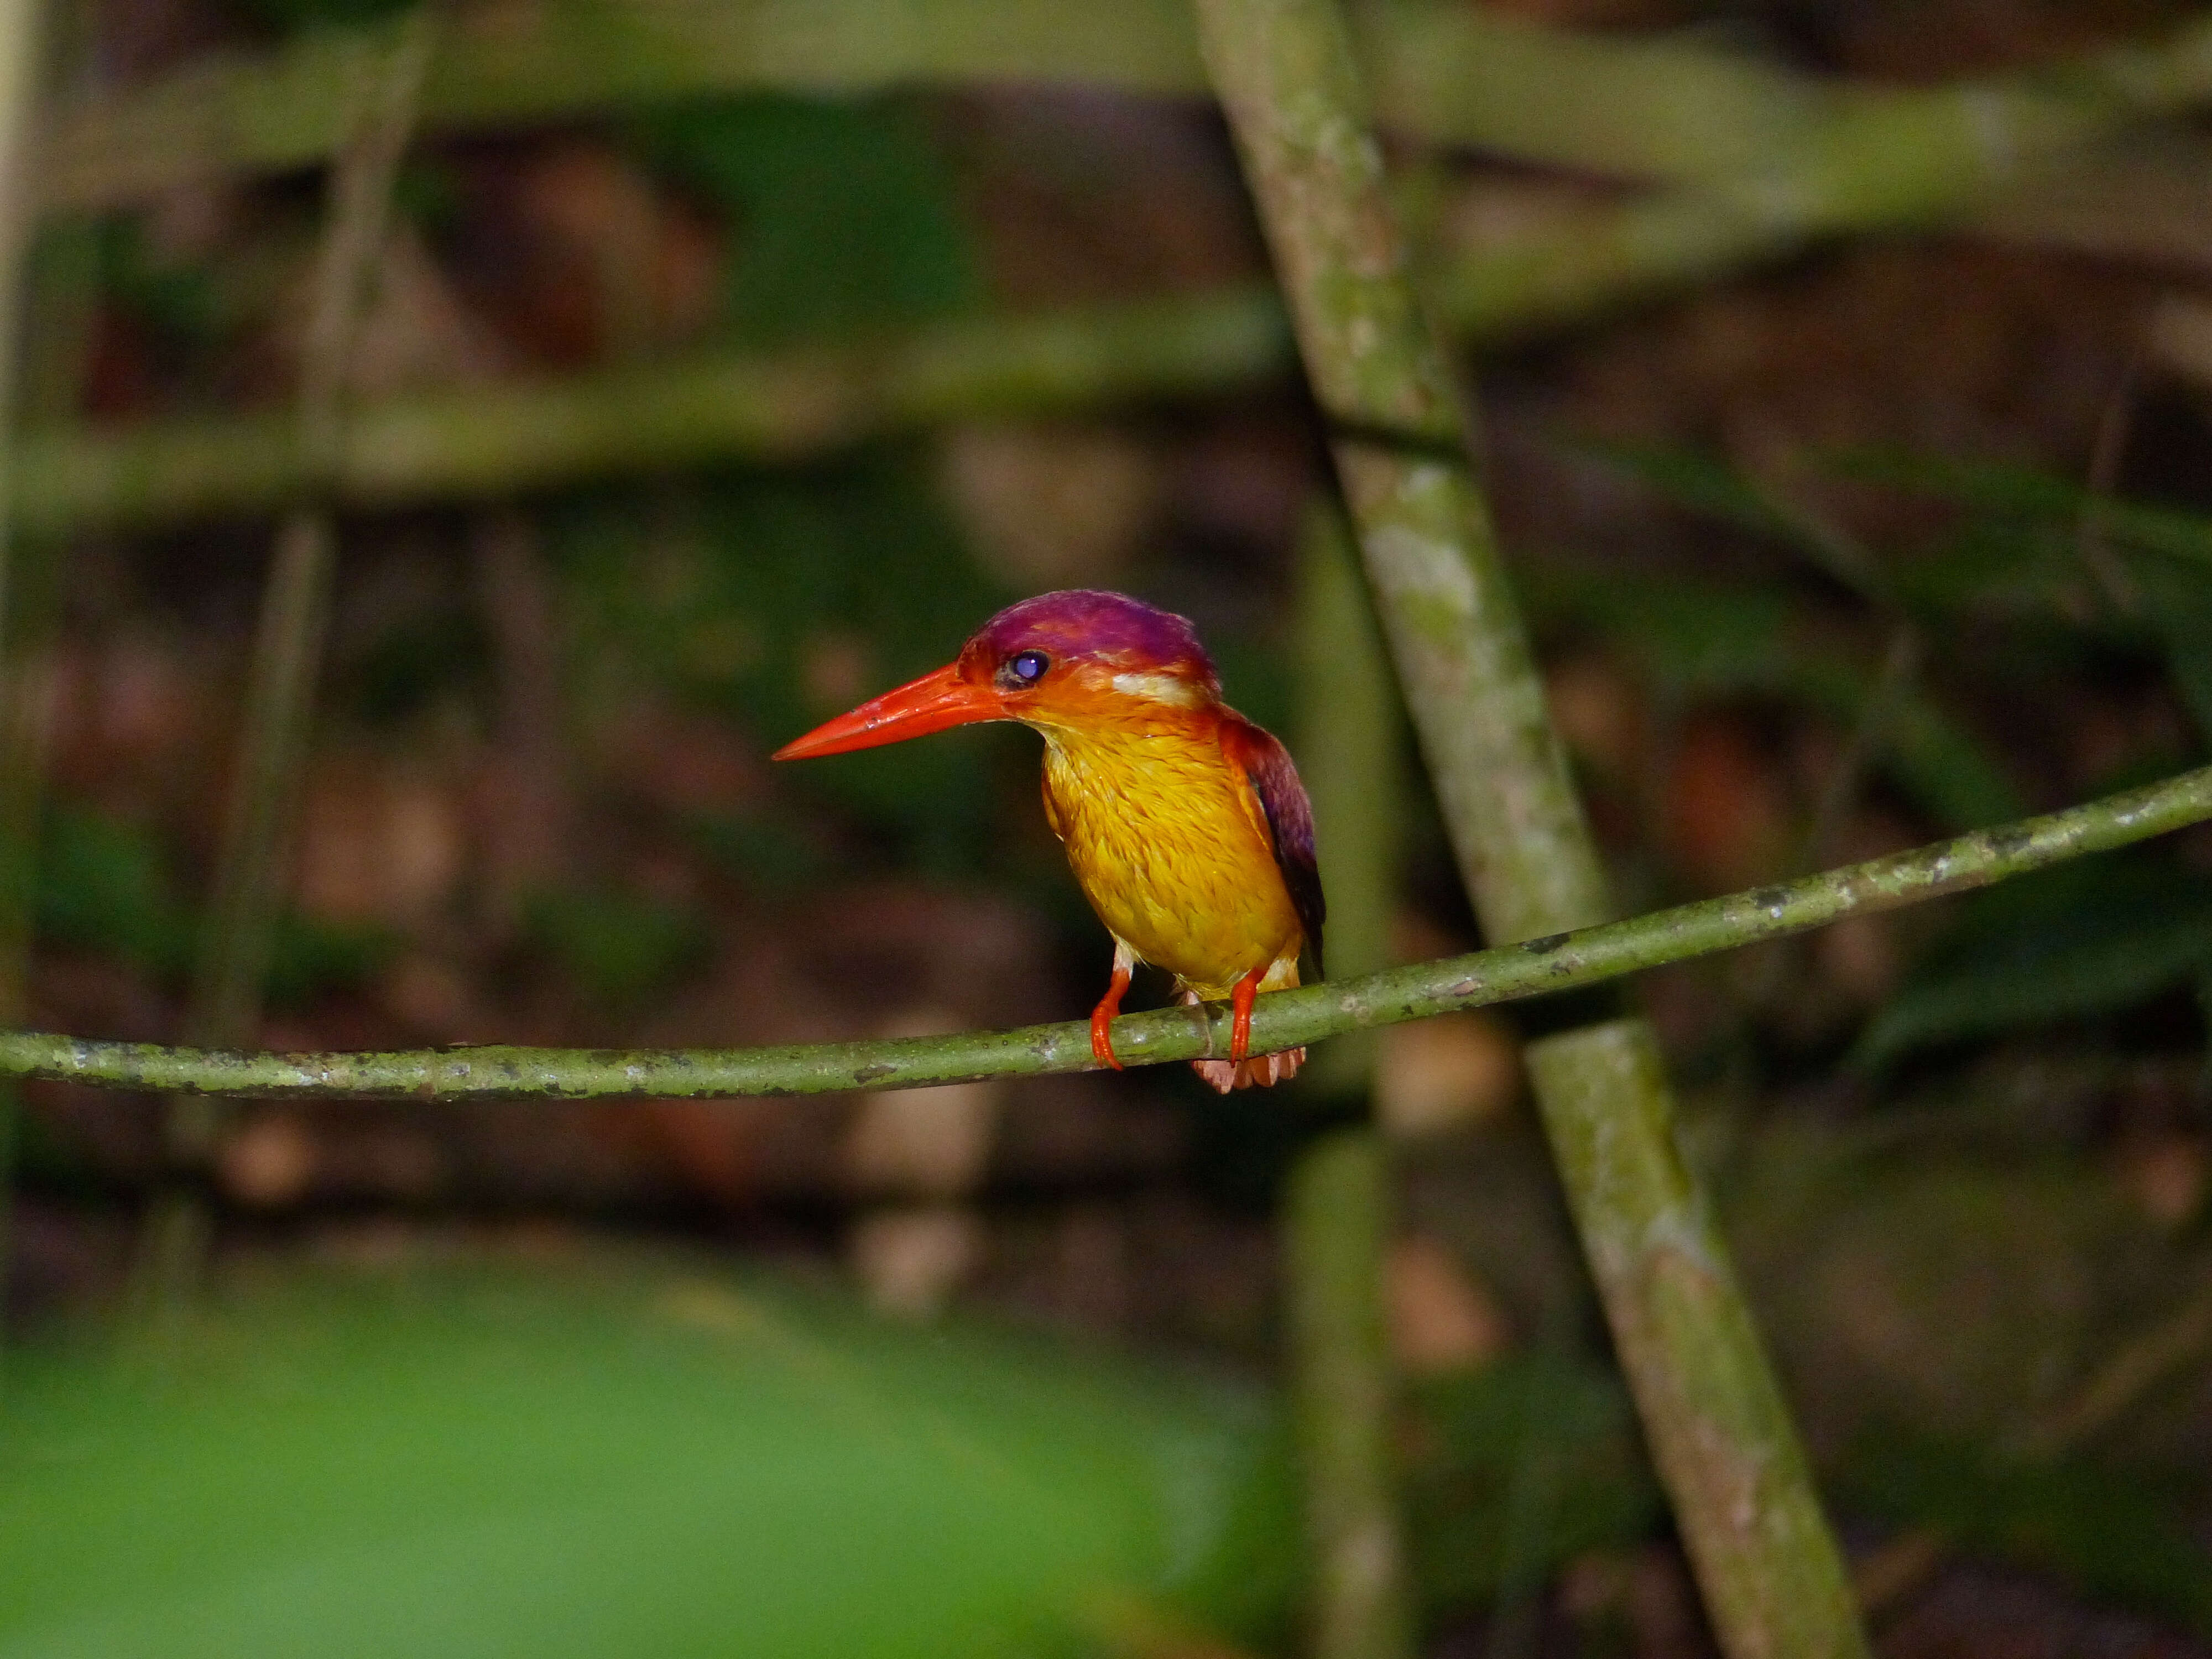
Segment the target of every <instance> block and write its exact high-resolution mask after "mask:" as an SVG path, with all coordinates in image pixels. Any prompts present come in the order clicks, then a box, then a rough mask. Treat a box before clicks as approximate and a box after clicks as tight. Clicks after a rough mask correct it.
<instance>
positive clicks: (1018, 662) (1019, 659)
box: [1006, 651, 1052, 685]
mask: <svg viewBox="0 0 2212 1659" xmlns="http://www.w3.org/2000/svg"><path fill="white" fill-rule="evenodd" d="M1051 666H1052V659H1051V658H1049V657H1048V656H1046V655H1045V653H1043V652H1042V651H1020V652H1017V653H1015V654H1014V655H1013V656H1012V657H1010V658H1008V659H1007V660H1006V672H1007V673H1008V674H1010V675H1012V677H1013V678H1014V679H1015V680H1016V681H1017V682H1018V683H1019V684H1023V685H1035V684H1036V683H1037V682H1038V681H1039V680H1041V679H1042V678H1044V671H1045V670H1046V669H1048V668H1049V667H1051Z"/></svg>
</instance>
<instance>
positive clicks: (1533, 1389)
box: [1407, 1352, 1663, 1608]
mask: <svg viewBox="0 0 2212 1659" xmlns="http://www.w3.org/2000/svg"><path fill="white" fill-rule="evenodd" d="M1414 1403H1415V1407H1416V1411H1417V1413H1418V1421H1419V1424H1420V1425H1421V1426H1422V1427H1423V1429H1425V1431H1426V1433H1425V1436H1424V1437H1423V1438H1424V1440H1425V1442H1426V1443H1429V1444H1430V1446H1431V1451H1430V1453H1429V1455H1428V1456H1427V1458H1426V1459H1425V1462H1423V1463H1422V1464H1421V1465H1420V1466H1419V1468H1417V1469H1416V1470H1415V1471H1414V1474H1413V1480H1412V1481H1411V1482H1410V1489H1409V1491H1408V1493H1407V1497H1408V1501H1409V1505H1410V1508H1411V1510H1412V1516H1413V1529H1412V1530H1413V1549H1414V1555H1415V1566H1416V1570H1417V1571H1418V1574H1419V1581H1420V1585H1421V1590H1422V1594H1423V1595H1424V1597H1425V1600H1426V1601H1428V1602H1429V1603H1430V1604H1431V1606H1433V1607H1442V1608H1451V1607H1464V1606H1466V1605H1468V1603H1470V1602H1475V1601H1486V1600H1489V1599H1491V1598H1492V1597H1494V1596H1496V1595H1499V1594H1500V1593H1501V1592H1510V1591H1513V1590H1516V1589H1527V1588H1528V1587H1530V1586H1532V1585H1534V1584H1538V1583H1542V1582H1543V1581H1544V1580H1545V1579H1547V1578H1548V1577H1550V1576H1551V1574H1552V1572H1553V1571H1554V1570H1556V1569H1557V1568H1558V1567H1559V1566H1560V1565H1562V1564H1564V1563H1565V1561H1567V1560H1568V1559H1571V1558H1572V1557H1574V1556H1576V1555H1579V1554H1581V1553H1583V1552H1585V1551H1588V1550H1592V1549H1600V1548H1604V1547H1609V1546H1620V1545H1624V1544H1628V1543H1632V1542H1634V1541H1638V1540H1639V1539H1642V1538H1644V1537H1645V1536H1647V1535H1648V1534H1650V1531H1651V1529H1652V1528H1653V1527H1654V1526H1655V1525H1656V1524H1657V1523H1658V1522H1659V1521H1660V1519H1661V1517H1662V1514H1663V1506H1662V1503H1661V1501H1660V1496H1659V1489H1658V1486H1657V1485H1656V1483H1655V1482H1654V1481H1653V1480H1652V1478H1651V1475H1650V1469H1649V1468H1648V1467H1647V1466H1646V1464H1645V1462H1644V1455H1643V1450H1642V1445H1641V1443H1640V1441H1639V1440H1638V1436H1637V1431H1636V1419H1635V1415H1634V1413H1633V1412H1632V1409H1631V1408H1630V1405H1629V1401H1628V1395H1627V1391H1626V1389H1623V1388H1622V1386H1621V1384H1620V1379H1619V1378H1618V1377H1617V1376H1614V1375H1613V1373H1612V1372H1611V1371H1609V1370H1601V1369H1599V1368H1598V1367H1596V1366H1594V1365H1591V1364H1589V1363H1588V1362H1586V1361H1583V1360H1578V1359H1576V1358H1571V1357H1569V1356H1565V1355H1560V1354H1547V1353H1541V1352H1540V1353H1531V1354H1525V1355H1516V1356H1514V1357H1512V1358H1506V1359H1503V1360H1500V1361H1498V1362H1496V1363H1494V1364H1491V1365H1489V1366H1487V1367H1486V1368H1485V1369H1483V1370H1480V1371H1478V1372H1475V1373H1474V1374H1473V1375H1470V1376H1456V1377H1450V1378H1445V1379H1439V1380H1438V1381H1437V1382H1435V1383H1430V1384H1427V1385H1426V1386H1425V1387H1424V1388H1422V1389H1419V1391H1418V1393H1417V1395H1416V1396H1415V1402H1414Z"/></svg>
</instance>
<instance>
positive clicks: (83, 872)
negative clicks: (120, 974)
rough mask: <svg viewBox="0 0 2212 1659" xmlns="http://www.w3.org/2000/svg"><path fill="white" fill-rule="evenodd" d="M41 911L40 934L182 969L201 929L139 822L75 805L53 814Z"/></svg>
mask: <svg viewBox="0 0 2212 1659" xmlns="http://www.w3.org/2000/svg"><path fill="white" fill-rule="evenodd" d="M33 915H34V916H35V918H36V926H37V929H38V933H39V936H40V938H41V939H45V940H47V941H49V942H51V943H52V944H56V945H69V946H72V947H74V948H76V949H78V950H86V951H112V952H113V953H115V954H116V955H118V956H121V957H125V959H127V960H128V961H130V962H131V963H133V964H134V965H136V966H137V967H139V968H141V969H144V970H146V971H148V972H149V973H153V974H155V975H163V976H169V975H176V974H179V973H182V972H183V971H184V969H185V966H186V965H187V964H188V963H190V962H191V951H192V936H193V927H192V921H191V914H190V912H189V911H188V910H187V909H186V908H185V905H184V902H183V901H182V900H181V899H180V898H179V896H178V893H177V888H176V880H175V877H174V876H173V874H172V872H171V871H170V868H169V864H168V860H167V855H166V854H165V853H164V852H163V849H162V848H161V845H160V843H159V842H156V841H155V838H154V837H153V836H151V835H150V834H149V833H148V832H147V831H146V830H145V829H143V828H141V827H140V826H139V825H137V824H133V823H125V822H124V821H123V820H121V819H119V818H112V817H106V816H105V815H103V814H100V813H97V812H88V811H82V810H79V809H76V808H70V807H57V808H55V809H54V810H53V811H50V812H49V813H48V814H47V815H46V824H45V829H44V833H43V835H42V836H40V848H39V863H38V870H37V888H36V898H35V900H34V902H33Z"/></svg>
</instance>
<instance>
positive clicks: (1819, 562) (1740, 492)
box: [1581, 443, 1887, 595]
mask: <svg viewBox="0 0 2212 1659" xmlns="http://www.w3.org/2000/svg"><path fill="white" fill-rule="evenodd" d="M1581 447H1582V448H1583V453H1587V454H1589V455H1591V456H1594V457H1595V458H1596V459H1599V460H1601V461H1605V462H1607V463H1608V464H1610V465H1613V466H1615V467H1618V468H1620V470H1621V471H1625V472H1627V473H1630V474H1632V476H1634V477H1637V478H1639V479H1641V480H1642V481H1643V482H1644V483H1646V484H1648V485H1650V487H1651V488H1652V489H1655V490H1656V491H1657V492H1658V493H1659V494H1660V495H1663V496H1665V497H1666V498H1667V499H1668V500H1669V501H1673V502H1674V503H1675V504H1676V505H1677V506H1679V507H1686V508H1687V509H1688V510H1689V511H1691V512H1692V513H1701V514H1703V515H1704V516H1705V517H1706V518H1710V519H1717V520H1721V521H1722V522H1723V523H1724V524H1732V525H1734V526H1736V527H1737V528H1738V529H1740V530H1746V531H1748V532H1751V533H1752V534H1753V535H1754V536H1759V537H1762V538H1765V539H1766V540H1768V541H1771V542H1776V543H1779V544H1781V545H1783V546H1784V547H1787V548H1789V549H1790V550H1792V551H1793V552H1795V553H1796V554H1798V555H1799V556H1801V557H1802V558H1804V559H1805V560H1806V561H1807V562H1809V563H1811V564H1812V565H1813V566H1814V568H1817V569H1819V570H1820V571H1822V572H1823V573H1825V574H1826V575H1828V576H1830V577H1831V578H1832V579H1833V580H1836V581H1838V582H1839V583H1841V584H1842V585H1843V586H1845V587H1848V588H1850V590H1851V591H1853V592H1857V593H1863V594H1869V595H1878V594H1880V593H1881V592H1882V591H1883V589H1884V588H1885V587H1886V586H1887V583H1886V581H1885V579H1884V578H1883V576H1882V574H1881V572H1880V571H1878V570H1876V569H1875V568H1874V566H1873V563H1872V562H1871V561H1870V560H1869V558H1868V556H1867V555H1866V552H1865V550H1863V548H1861V547H1859V546H1858V545H1857V544H1856V543H1855V542H1853V541H1851V540H1850V538H1848V537H1846V536H1844V535H1843V534H1841V533H1840V532H1837V531H1835V530H1832V529H1831V528H1829V527H1828V526H1826V525H1824V524H1822V523H1821V522H1820V520H1818V519H1817V518H1815V517H1814V515H1812V514H1811V513H1807V512H1805V511H1803V510H1802V509H1801V508H1799V507H1796V505H1794V504H1793V503H1791V502H1790V501H1788V500H1786V499H1784V498H1783V497H1781V496H1778V495H1775V494H1774V493H1773V492H1772V491H1771V490H1770V489H1767V488H1766V487H1765V485H1763V484H1761V483H1759V482H1758V481H1757V480H1755V479H1753V478H1751V477H1747V475H1745V474H1744V473H1741V472H1740V471H1737V470H1736V469H1735V468H1734V467H1732V466H1729V465H1728V464H1727V463H1726V462H1724V461H1722V460H1718V459H1715V458H1714V457H1712V456H1710V455H1703V454H1699V453H1696V452H1695V451H1692V450H1679V449H1654V448H1646V447H1640V446H1637V445H1630V444H1602V443H1588V444H1584V445H1583V446H1581Z"/></svg>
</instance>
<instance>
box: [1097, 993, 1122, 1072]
mask: <svg viewBox="0 0 2212 1659" xmlns="http://www.w3.org/2000/svg"><path fill="white" fill-rule="evenodd" d="M1113 1023H1114V1016H1113V1014H1112V1013H1111V1012H1109V1011H1108V1010H1107V1009H1104V1008H1099V1009H1097V1011H1095V1012H1093V1013H1092V1014H1091V1059H1093V1060H1097V1062H1098V1063H1099V1064H1100V1065H1101V1066H1111V1067H1112V1068H1113V1069H1114V1070H1115V1071H1117V1072H1121V1071H1126V1070H1127V1069H1128V1068H1127V1066H1123V1065H1122V1064H1121V1060H1120V1059H1119V1058H1118V1057H1116V1055H1115V1053H1114V1039H1113V1037H1112V1036H1111V1035H1110V1034H1109V1031H1108V1030H1107V1028H1108V1027H1109V1026H1110V1025H1112V1024H1113Z"/></svg>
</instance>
